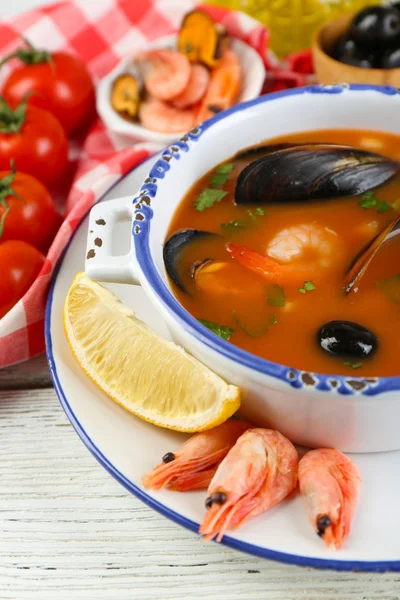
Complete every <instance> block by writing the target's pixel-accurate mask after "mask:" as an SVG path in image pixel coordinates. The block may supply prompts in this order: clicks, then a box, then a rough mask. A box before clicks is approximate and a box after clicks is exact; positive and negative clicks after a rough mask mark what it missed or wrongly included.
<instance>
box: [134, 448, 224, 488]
mask: <svg viewBox="0 0 400 600" xmlns="http://www.w3.org/2000/svg"><path fill="white" fill-rule="evenodd" d="M229 450H230V446H226V447H225V448H221V449H220V450H217V451H216V452H213V453H212V454H209V455H208V456H203V457H201V458H190V459H184V458H179V457H178V458H176V459H175V460H172V461H171V462H168V463H161V464H160V465H158V466H157V467H155V468H154V469H153V470H152V471H150V473H146V474H145V475H143V477H142V483H143V485H144V487H146V488H151V489H153V490H160V489H162V488H168V489H171V490H175V491H179V492H188V491H191V490H205V489H207V487H208V485H209V483H210V481H211V479H212V478H213V476H214V473H215V471H216V469H217V467H218V465H219V463H220V462H221V461H222V460H223V459H224V458H225V456H226V455H227V454H228V452H229Z"/></svg>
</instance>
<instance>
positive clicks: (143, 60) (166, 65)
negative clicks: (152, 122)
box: [136, 48, 191, 100]
mask: <svg viewBox="0 0 400 600" xmlns="http://www.w3.org/2000/svg"><path fill="white" fill-rule="evenodd" d="M136 62H137V64H138V65H139V69H140V72H141V75H142V77H143V80H144V84H145V86H146V89H147V91H148V92H149V93H150V94H151V95H152V96H154V97H155V98H158V99H159V100H171V99H172V98H175V97H176V96H178V95H179V94H180V93H182V92H183V90H184V89H185V88H186V86H187V85H188V82H189V78H190V74H191V65H190V62H189V60H188V59H187V58H186V56H185V55H184V54H181V53H180V52H178V51H177V50H171V49H168V48H155V49H154V50H149V51H148V52H142V53H141V54H140V55H139V56H138V57H137V59H136Z"/></svg>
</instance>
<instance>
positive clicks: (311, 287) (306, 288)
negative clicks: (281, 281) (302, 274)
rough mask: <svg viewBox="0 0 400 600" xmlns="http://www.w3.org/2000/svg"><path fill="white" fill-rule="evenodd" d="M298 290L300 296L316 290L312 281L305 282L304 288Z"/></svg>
mask: <svg viewBox="0 0 400 600" xmlns="http://www.w3.org/2000/svg"><path fill="white" fill-rule="evenodd" d="M298 289H299V292H300V293H301V294H305V293H306V292H312V291H313V290H316V289H317V286H316V285H315V283H314V282H313V281H305V282H304V287H302V288H298Z"/></svg>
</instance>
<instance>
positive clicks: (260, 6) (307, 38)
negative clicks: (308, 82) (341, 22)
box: [209, 0, 382, 57]
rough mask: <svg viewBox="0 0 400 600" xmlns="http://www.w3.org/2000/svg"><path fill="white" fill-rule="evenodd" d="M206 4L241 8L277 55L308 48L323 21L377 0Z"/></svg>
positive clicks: (233, 0) (228, 0) (246, 0)
mask: <svg viewBox="0 0 400 600" xmlns="http://www.w3.org/2000/svg"><path fill="white" fill-rule="evenodd" d="M209 1H210V4H217V5H219V6H225V7H227V8H231V9H233V10H241V11H243V12H245V13H247V14H249V15H250V16H251V17H253V18H254V19H257V20H258V21H260V22H261V23H262V24H263V25H265V26H266V27H268V29H269V31H270V34H271V41H270V48H271V50H273V52H275V54H276V55H277V56H279V57H282V56H286V55H287V54H290V53H292V52H296V51H297V50H303V49H305V48H310V47H311V44H312V40H313V36H314V33H315V32H316V30H317V29H319V27H321V26H322V25H323V24H324V23H326V21H329V20H330V19H333V18H335V17H337V16H339V15H341V14H343V13H346V12H356V11H359V10H361V9H362V8H364V7H365V6H372V5H376V4H382V2H377V0H209Z"/></svg>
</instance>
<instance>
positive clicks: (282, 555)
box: [45, 157, 400, 573]
mask: <svg viewBox="0 0 400 600" xmlns="http://www.w3.org/2000/svg"><path fill="white" fill-rule="evenodd" d="M153 159H154V157H150V158H148V159H146V160H145V161H143V162H142V163H140V165H137V166H136V167H134V168H133V169H132V170H131V171H129V173H127V174H126V175H125V176H124V177H123V178H121V179H120V180H119V181H118V182H117V183H115V184H114V185H113V186H112V187H111V188H110V189H109V190H108V191H107V192H106V193H107V194H108V193H109V192H110V190H111V189H112V188H113V187H116V186H117V185H119V184H120V183H121V181H122V180H123V179H124V178H125V177H128V176H129V175H130V174H131V173H132V172H133V171H134V170H135V169H136V168H138V167H140V166H141V165H143V164H144V163H146V162H150V161H152V160H153ZM105 195H106V194H104V196H105ZM104 196H102V197H101V198H100V199H99V202H101V201H102V199H103V197H104ZM89 212H90V211H88V213H86V215H84V216H83V217H82V220H81V222H80V224H79V225H78V227H77V228H76V230H75V231H74V233H73V235H72V236H71V239H70V240H69V242H68V244H67V246H66V247H65V249H64V251H63V253H62V255H61V256H60V258H59V259H58V261H57V264H56V267H55V269H54V273H53V277H52V280H51V283H50V288H49V295H48V298H47V303H46V315H45V341H46V356H47V360H48V363H49V367H50V373H51V377H52V380H53V383H54V389H55V391H56V394H57V397H58V399H59V401H60V404H61V406H62V408H63V410H64V412H65V414H66V415H67V418H68V420H69V421H70V423H71V425H72V427H73V428H74V429H75V431H76V433H77V435H78V437H79V438H80V440H81V441H82V442H83V444H84V445H85V446H86V448H87V449H88V450H89V452H90V453H91V454H92V455H93V456H94V458H95V459H96V460H97V461H98V462H99V463H100V464H101V466H102V467H104V469H105V470H106V471H107V472H108V473H109V474H110V475H111V476H112V477H114V479H115V480H116V481H118V483H120V484H121V485H122V486H123V487H124V488H126V489H127V490H128V491H129V492H130V493H131V494H133V495H134V496H136V497H137V498H138V499H139V500H141V501H142V502H144V504H146V505H147V506H149V507H150V508H152V509H154V510H156V511H157V512H158V513H160V514H161V515H163V516H164V517H167V518H168V519H170V520H171V521H174V522H175V523H177V524H178V525H181V526H182V527H185V528H186V529H189V530H190V531H193V532H195V533H198V529H199V524H198V523H196V522H195V521H192V520H191V519H188V518H186V517H184V516H182V515H181V514H179V513H177V512H175V511H174V510H172V509H170V508H168V507H166V506H165V505H164V504H162V503H161V502H159V501H157V500H156V499H155V498H152V497H151V496H149V495H148V494H147V493H146V492H145V491H144V490H143V489H141V488H140V487H139V486H137V485H135V484H134V483H133V482H132V481H130V480H129V479H128V478H127V477H125V475H124V474H123V473H121V471H120V470H119V469H118V468H117V467H116V466H115V465H114V464H113V463H112V462H111V461H109V460H108V458H107V457H106V456H105V455H104V454H103V452H102V451H101V450H100V448H99V447H98V446H96V444H95V443H94V442H93V440H92V439H91V437H90V435H89V434H88V433H87V432H86V430H85V429H84V427H83V426H82V425H81V423H80V421H79V419H78V417H77V416H76V415H75V413H74V411H73V410H72V408H71V406H70V404H69V402H68V399H67V396H66V394H65V392H64V390H63V387H62V385H61V382H60V378H59V375H58V372H57V364H56V361H55V358H54V354H53V342H52V335H51V318H52V306H53V297H54V290H55V287H56V284H57V279H58V274H59V272H60V269H61V266H62V264H63V262H64V258H65V256H66V254H67V252H68V249H69V247H70V245H71V244H72V242H73V240H74V238H75V235H76V233H77V232H78V231H79V229H80V228H81V226H82V224H83V223H84V220H85V218H86V217H87V215H88V214H89ZM60 318H61V315H60ZM221 543H222V544H224V545H225V546H228V547H229V548H233V549H234V550H239V551H240V552H245V553H246V554H251V555H254V556H258V557H260V558H265V559H267V560H274V561H278V562H281V563H286V564H290V565H296V566H299V567H312V568H314V569H331V570H335V571H363V572H378V573H384V572H388V571H392V572H397V571H400V560H392V561H390V560H386V561H354V560H353V561H348V560H343V561H341V560H331V559H320V558H316V557H309V556H302V555H298V554H289V553H287V552H279V551H276V550H271V549H269V548H263V547H261V546H256V545H254V544H250V543H248V542H242V541H240V540H237V539H235V538H231V537H229V536H224V537H223V539H222V542H221Z"/></svg>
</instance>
